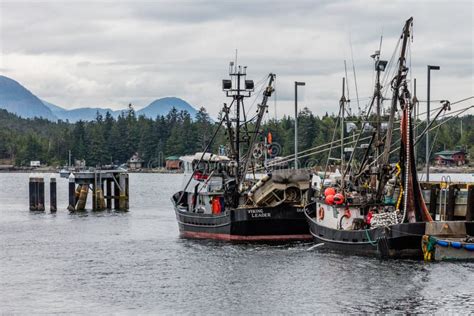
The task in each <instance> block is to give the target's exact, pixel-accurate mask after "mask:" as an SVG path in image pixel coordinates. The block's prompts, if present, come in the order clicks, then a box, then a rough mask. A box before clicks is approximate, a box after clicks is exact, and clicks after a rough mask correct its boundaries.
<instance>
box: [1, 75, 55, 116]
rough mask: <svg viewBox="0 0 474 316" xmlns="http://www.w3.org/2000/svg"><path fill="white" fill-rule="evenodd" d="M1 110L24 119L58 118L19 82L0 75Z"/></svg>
mask: <svg viewBox="0 0 474 316" xmlns="http://www.w3.org/2000/svg"><path fill="white" fill-rule="evenodd" d="M0 108H2V109H5V110H7V111H8V112H11V113H15V114H16V115H18V116H21V117H23V118H34V117H42V118H45V119H48V120H51V121H56V120H57V118H56V116H55V115H54V114H53V112H52V111H51V110H50V108H49V107H47V106H46V105H44V104H43V102H41V100H40V99H39V98H38V97H37V96H35V95H34V94H33V93H31V92H30V91H29V90H28V89H26V88H25V87H23V86H22V85H21V84H20V83H18V82H17V81H15V80H13V79H10V78H8V77H5V76H1V75H0Z"/></svg>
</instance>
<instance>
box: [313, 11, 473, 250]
mask: <svg viewBox="0 0 474 316" xmlns="http://www.w3.org/2000/svg"><path fill="white" fill-rule="evenodd" d="M412 26H413V19H412V18H410V19H408V20H407V21H406V23H405V25H404V27H403V31H402V35H401V37H400V42H399V45H397V47H400V51H399V54H397V55H398V56H399V58H398V64H397V67H396V68H395V76H394V78H393V79H392V80H391V82H390V87H391V89H392V97H391V105H390V110H389V115H388V122H387V124H386V128H385V129H382V122H381V118H382V115H381V101H382V93H381V91H382V86H381V83H380V76H381V72H383V71H384V70H385V67H386V65H387V62H386V61H383V60H380V51H378V52H376V54H374V55H373V56H372V57H373V58H374V60H375V71H376V84H375V91H374V95H373V97H372V99H371V103H370V106H369V110H368V112H367V114H366V117H365V119H364V121H363V123H362V124H363V125H362V126H365V124H368V122H369V120H371V121H370V122H374V120H375V123H374V124H375V127H374V130H373V131H372V132H371V135H370V141H369V143H368V144H367V146H360V147H358V141H359V140H360V138H361V136H362V134H363V133H364V131H365V130H366V129H365V128H361V132H360V133H359V135H358V136H357V137H358V138H357V141H356V142H355V145H354V149H353V150H352V152H351V154H350V157H349V158H348V161H344V160H345V159H344V157H341V161H340V162H341V170H343V172H342V174H341V176H340V177H339V178H337V179H335V180H334V181H323V182H322V183H323V184H324V186H322V187H321V188H317V189H318V190H316V194H315V195H314V196H313V197H310V198H311V199H312V201H311V202H310V204H309V205H307V207H306V208H305V215H306V218H307V220H308V223H309V226H310V232H311V235H312V236H313V238H314V240H315V241H316V242H317V243H320V244H321V247H325V248H329V249H335V250H339V251H342V252H344V253H350V254H359V255H368V256H378V257H382V258H414V259H421V258H427V256H428V257H429V255H427V254H426V253H431V252H430V251H431V250H432V248H433V247H427V246H426V247H422V241H423V239H425V240H426V239H428V240H431V243H430V245H432V246H433V242H434V243H435V244H438V245H439V244H440V242H439V240H444V241H445V242H444V243H443V242H441V244H443V245H446V244H448V245H453V246H454V245H456V246H460V247H458V249H462V250H463V252H462V255H465V256H467V254H471V252H470V251H471V246H469V245H467V247H465V246H464V244H466V243H467V242H464V243H463V242H462V240H465V241H469V240H471V239H469V236H473V235H474V223H473V222H463V221H461V222H449V221H446V222H436V224H434V222H433V218H432V216H431V214H430V213H429V210H428V208H427V207H426V205H425V201H424V199H423V195H422V191H421V188H420V184H419V182H418V176H417V170H416V166H415V153H414V148H415V145H416V139H415V137H414V135H413V130H414V129H413V123H412V118H411V117H412V111H413V108H414V106H413V99H412V97H411V93H410V91H409V89H408V87H409V80H408V79H407V74H408V71H409V68H408V66H407V62H406V53H407V49H408V45H409V40H410V38H411V34H412ZM342 101H344V100H342ZM374 104H375V111H374V112H375V113H371V112H372V108H373V106H374ZM341 106H344V102H341ZM448 109H449V102H445V104H444V105H443V108H442V109H441V111H445V110H448ZM342 113H344V110H342ZM397 114H398V115H399V116H400V120H399V130H400V139H399V141H393V138H394V132H395V130H397V126H396V115H397ZM428 128H429V126H427V129H428ZM422 136H423V133H422V134H421V135H419V136H418V138H421V137H422ZM341 139H344V137H343V135H341ZM398 142H399V144H398ZM342 146H343V145H341V147H342ZM397 153H398V155H397ZM397 156H398V157H397ZM433 227H437V228H433ZM443 229H444V230H443ZM424 236H425V237H424ZM446 238H455V240H454V241H446ZM433 240H434V241H433ZM467 244H469V243H467ZM427 248H430V251H428V252H427V251H426V249H427ZM424 249H425V250H424ZM472 254H474V253H472ZM451 255H452V253H451ZM471 258H473V257H472V255H471Z"/></svg>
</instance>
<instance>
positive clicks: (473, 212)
mask: <svg viewBox="0 0 474 316" xmlns="http://www.w3.org/2000/svg"><path fill="white" fill-rule="evenodd" d="M472 220H474V184H471V185H469V186H468V187H467V209H466V221H469V222H470V221H472Z"/></svg>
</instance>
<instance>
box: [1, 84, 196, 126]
mask: <svg viewBox="0 0 474 316" xmlns="http://www.w3.org/2000/svg"><path fill="white" fill-rule="evenodd" d="M173 108H176V110H178V112H179V111H187V112H188V113H189V114H190V115H191V117H192V118H194V117H195V116H196V113H197V110H196V109H195V108H194V107H193V106H191V105H190V104H189V103H188V102H186V101H184V100H182V99H180V98H176V97H166V98H161V99H157V100H155V101H153V102H152V103H150V104H149V105H147V106H146V107H144V108H142V109H140V110H137V111H136V114H137V116H138V115H144V116H146V117H148V118H152V119H155V118H156V117H157V116H158V115H166V114H168V113H169V112H170V111H171V109H173ZM0 109H5V110H7V111H8V112H11V113H14V114H16V115H18V116H21V117H23V118H34V117H42V118H45V119H48V120H50V121H57V120H58V119H59V120H63V121H66V120H68V121H69V122H71V123H75V122H77V121H79V120H83V121H92V120H95V119H96V116H97V112H99V113H100V114H102V115H103V116H105V114H106V113H107V112H109V113H110V114H112V116H113V117H115V118H117V117H118V116H119V115H120V114H121V113H122V112H127V111H128V109H123V110H116V111H114V110H112V109H110V108H89V107H86V108H77V109H71V110H68V109H65V108H63V107H60V106H57V105H55V104H52V103H50V102H47V101H45V100H41V99H39V98H38V97H37V96H35V95H34V94H33V93H31V92H30V91H29V90H28V89H26V88H25V87H23V86H22V85H21V84H20V83H18V82H16V81H15V80H13V79H10V78H8V77H5V76H0Z"/></svg>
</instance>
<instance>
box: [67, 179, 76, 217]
mask: <svg viewBox="0 0 474 316" xmlns="http://www.w3.org/2000/svg"><path fill="white" fill-rule="evenodd" d="M68 180H69V205H68V207H67V209H68V210H69V211H70V212H74V211H75V210H76V178H75V177H74V174H73V173H71V174H70V175H69V178H68Z"/></svg>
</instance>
